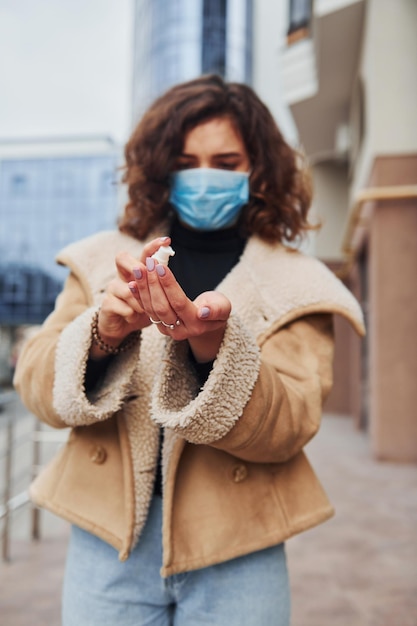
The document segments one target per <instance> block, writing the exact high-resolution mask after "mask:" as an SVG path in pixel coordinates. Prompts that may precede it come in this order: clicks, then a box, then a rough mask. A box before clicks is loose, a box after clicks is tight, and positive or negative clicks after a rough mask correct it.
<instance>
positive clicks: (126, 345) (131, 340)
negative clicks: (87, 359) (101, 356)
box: [91, 311, 140, 354]
mask: <svg viewBox="0 0 417 626" xmlns="http://www.w3.org/2000/svg"><path fill="white" fill-rule="evenodd" d="M99 312H100V311H96V312H95V313H94V317H93V321H92V322H91V334H92V336H93V339H94V341H95V343H96V344H97V345H98V346H99V348H100V349H101V350H103V352H106V353H107V354H120V353H121V352H126V350H129V349H130V348H132V347H133V346H134V345H135V344H136V343H137V342H138V341H139V338H140V330H135V331H134V332H133V333H130V335H128V336H127V337H126V339H124V340H123V341H122V343H121V344H120V345H119V346H117V347H115V346H111V345H110V344H108V343H106V342H105V341H103V339H102V338H101V337H100V333H99V332H98V316H99Z"/></svg>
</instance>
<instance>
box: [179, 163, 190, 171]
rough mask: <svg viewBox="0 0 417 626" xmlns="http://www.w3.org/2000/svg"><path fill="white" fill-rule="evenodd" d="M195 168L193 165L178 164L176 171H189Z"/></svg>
mask: <svg viewBox="0 0 417 626" xmlns="http://www.w3.org/2000/svg"><path fill="white" fill-rule="evenodd" d="M192 167H193V164H192V163H177V164H176V166H175V169H176V170H189V169H191V168H192Z"/></svg>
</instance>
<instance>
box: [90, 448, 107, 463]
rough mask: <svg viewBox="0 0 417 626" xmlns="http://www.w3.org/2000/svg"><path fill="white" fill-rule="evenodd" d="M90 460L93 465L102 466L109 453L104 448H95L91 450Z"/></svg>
mask: <svg viewBox="0 0 417 626" xmlns="http://www.w3.org/2000/svg"><path fill="white" fill-rule="evenodd" d="M90 459H91V461H92V462H93V463H97V465H101V464H102V463H104V461H105V460H106V459H107V452H106V450H105V448H103V446H94V447H93V448H91V450H90Z"/></svg>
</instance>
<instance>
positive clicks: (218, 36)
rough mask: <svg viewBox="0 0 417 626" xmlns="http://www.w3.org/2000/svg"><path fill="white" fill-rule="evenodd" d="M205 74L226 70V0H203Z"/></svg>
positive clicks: (202, 58) (222, 72) (203, 66)
mask: <svg viewBox="0 0 417 626" xmlns="http://www.w3.org/2000/svg"><path fill="white" fill-rule="evenodd" d="M201 69H202V72H203V74H208V73H214V74H220V75H221V76H224V75H225V72H226V0H203V37H202V57H201Z"/></svg>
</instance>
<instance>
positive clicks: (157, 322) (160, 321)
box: [149, 316, 164, 324]
mask: <svg viewBox="0 0 417 626" xmlns="http://www.w3.org/2000/svg"><path fill="white" fill-rule="evenodd" d="M149 320H150V321H151V322H152V324H163V323H164V322H163V321H162V320H153V319H152V318H151V316H149Z"/></svg>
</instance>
